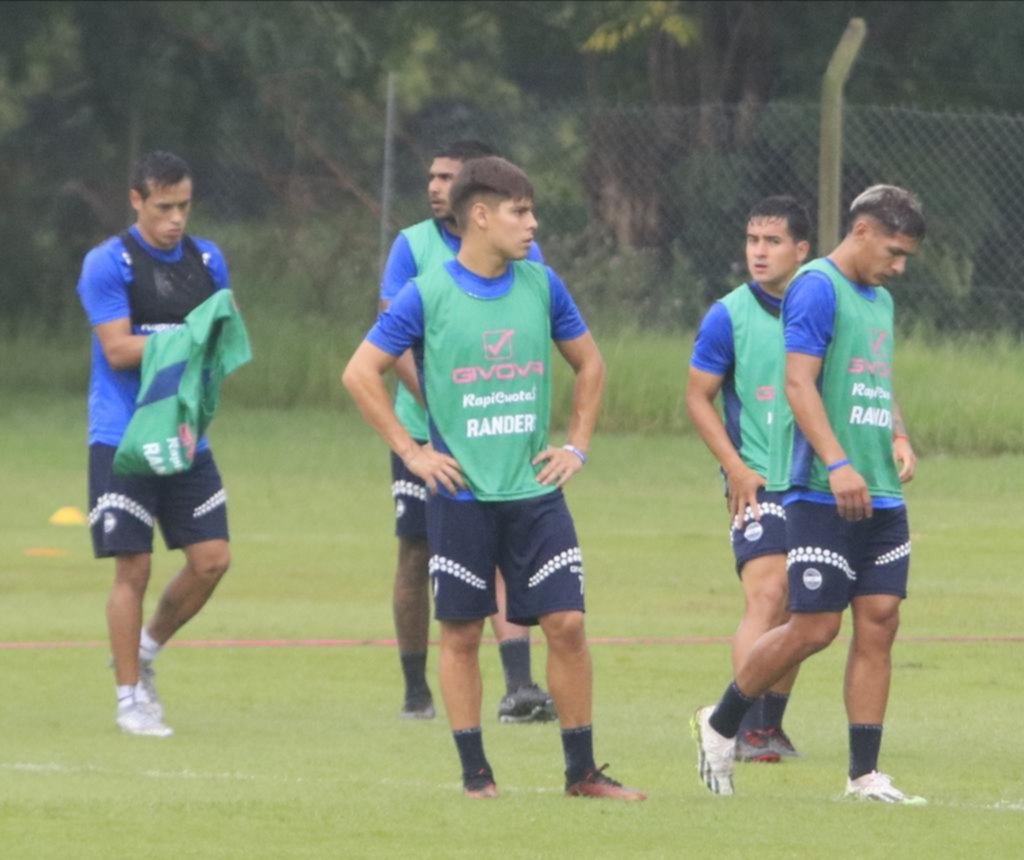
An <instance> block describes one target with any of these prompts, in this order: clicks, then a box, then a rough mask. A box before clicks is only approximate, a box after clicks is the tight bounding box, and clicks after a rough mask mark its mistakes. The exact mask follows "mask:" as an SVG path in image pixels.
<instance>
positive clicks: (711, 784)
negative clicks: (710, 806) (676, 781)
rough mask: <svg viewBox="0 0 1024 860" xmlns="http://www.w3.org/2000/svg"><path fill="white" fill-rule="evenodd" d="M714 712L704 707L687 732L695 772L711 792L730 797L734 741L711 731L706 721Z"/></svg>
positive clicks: (709, 707) (698, 712)
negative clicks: (694, 747)
mask: <svg viewBox="0 0 1024 860" xmlns="http://www.w3.org/2000/svg"><path fill="white" fill-rule="evenodd" d="M714 711H715V706H714V705H708V706H707V707H706V708H700V709H699V710H698V711H697V712H696V713H695V714H694V715H693V719H691V720H690V731H691V732H692V733H693V739H694V740H695V741H696V742H697V772H698V773H700V778H701V779H702V780H703V781H704V785H706V786H707V787H708V790H710V791H711V792H712V793H714V794H724V795H731V794H732V793H733V788H732V768H733V758H734V755H735V752H736V738H727V737H723V736H722V735H720V734H719V733H718V732H716V731H715V730H714V729H713V728H711V724H710V723H709V722H708V720H709V718H710V717H711V715H712V714H713V713H714Z"/></svg>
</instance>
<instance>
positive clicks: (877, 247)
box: [854, 218, 919, 284]
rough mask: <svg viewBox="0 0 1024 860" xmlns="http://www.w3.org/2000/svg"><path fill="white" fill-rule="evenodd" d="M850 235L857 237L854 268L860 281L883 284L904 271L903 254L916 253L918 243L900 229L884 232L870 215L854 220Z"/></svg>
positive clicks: (905, 266)
mask: <svg viewBox="0 0 1024 860" xmlns="http://www.w3.org/2000/svg"><path fill="white" fill-rule="evenodd" d="M858 231H860V233H859V235H858ZM854 235H856V236H858V238H859V240H860V242H859V246H858V254H857V269H858V274H859V276H860V281H861V283H863V284H885V283H888V282H889V281H891V280H892V279H893V278H898V277H899V276H900V275H902V274H903V273H904V272H905V271H906V269H907V258H908V257H912V256H913V255H914V254H916V253H917V246H918V244H919V243H918V240H917V239H912V238H911V237H910V236H905V235H904V234H903V233H887V232H886V231H885V229H884V228H883V227H882V226H881V224H879V223H878V222H877V221H875V220H874V219H871V218H864V219H862V220H861V221H858V222H857V224H855V225H854Z"/></svg>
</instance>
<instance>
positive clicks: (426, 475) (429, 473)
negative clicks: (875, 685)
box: [403, 444, 466, 495]
mask: <svg viewBox="0 0 1024 860" xmlns="http://www.w3.org/2000/svg"><path fill="white" fill-rule="evenodd" d="M403 462H404V463H405V466H406V468H407V469H408V470H409V471H410V472H412V473H413V474H414V475H416V476H417V477H419V478H422V479H423V482H424V483H425V484H426V485H427V489H428V490H430V492H431V493H435V494H436V493H437V487H438V484H441V485H442V486H444V488H445V489H446V490H447V491H448V492H449V493H451V494H452V495H454V494H455V493H457V492H458V491H459V490H464V489H465V488H466V481H465V479H463V477H462V469H461V468H460V466H459V463H458V461H457V460H456V459H455V458H454V457H451V456H449V455H448V454H441V453H440V452H438V451H435V450H434V447H433V446H432V445H429V444H428V445H420V446H419V447H418V448H417V449H416V450H415V451H413V453H412V454H410V455H409V456H407V457H405V458H404V460H403Z"/></svg>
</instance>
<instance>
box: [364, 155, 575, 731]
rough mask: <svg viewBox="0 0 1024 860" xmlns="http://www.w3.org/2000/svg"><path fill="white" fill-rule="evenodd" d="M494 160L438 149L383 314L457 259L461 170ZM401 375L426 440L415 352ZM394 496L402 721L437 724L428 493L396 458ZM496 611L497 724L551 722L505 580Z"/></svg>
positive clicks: (400, 245)
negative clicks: (411, 287)
mask: <svg viewBox="0 0 1024 860" xmlns="http://www.w3.org/2000/svg"><path fill="white" fill-rule="evenodd" d="M489 155H494V152H493V150H491V148H490V147H489V146H487V145H486V144H484V143H481V142H479V141H475V140H461V141H456V142H455V143H452V144H449V145H448V146H445V147H442V148H441V149H439V150H438V151H437V152H436V153H435V155H434V158H433V161H432V162H431V165H430V179H429V182H428V184H427V197H428V199H429V201H430V208H431V211H432V217H431V218H428V219H427V220H426V221H421V222H420V223H418V224H414V225H413V226H412V227H407V228H406V229H405V230H402V232H401V233H399V234H398V236H397V237H396V238H395V241H394V244H393V245H392V246H391V252H390V253H389V255H388V260H387V264H386V265H385V267H384V275H383V278H382V279H381V285H380V310H381V311H385V310H387V307H388V305H389V304H390V303H391V301H392V300H393V299H394V297H395V296H396V295H397V294H398V291H399V290H400V289H401V288H402V287H404V286H405V284H406V283H407V282H408V281H409V280H411V279H412V278H414V277H416V276H417V275H420V274H425V273H426V272H427V271H428V270H430V269H432V268H434V267H436V266H439V265H441V264H442V263H444V262H447V261H448V260H451V259H452V258H454V257H455V255H456V254H457V253H458V252H459V248H460V246H461V244H462V239H461V231H460V230H459V225H458V224H456V222H455V218H454V216H453V215H452V210H451V204H450V203H449V199H448V192H449V190H450V188H451V185H452V182H454V180H455V177H457V176H458V175H459V171H460V170H461V169H462V165H463V164H465V163H466V162H467V161H470V160H472V159H474V158H483V157H484V156H489ZM527 259H528V260H534V261H536V262H538V263H542V262H543V258H542V257H541V253H540V249H539V248H538V247H537V244H536V243H533V244H531V245H530V250H529V253H528V254H527ZM395 369H396V372H397V373H398V376H399V380H400V381H399V384H398V391H397V394H396V397H395V412H396V413H397V415H398V417H399V420H400V421H401V422H402V425H403V426H404V427H405V429H406V430H408V431H409V433H410V435H411V436H412V437H413V438H414V439H416V440H417V441H418V442H420V443H421V444H422V443H425V442H426V441H427V437H428V435H429V434H428V432H427V413H426V410H425V409H424V408H423V405H422V402H421V400H422V398H421V395H420V391H419V382H418V381H417V379H416V369H415V366H414V364H413V360H412V354H411V353H406V354H405V355H403V356H402V357H401V358H400V359H399V360H398V363H397V364H396V367H395ZM391 480H392V484H391V494H392V496H393V497H394V500H395V534H396V536H397V537H398V567H397V570H396V571H395V584H394V590H393V594H392V605H393V609H394V617H395V632H396V633H397V636H398V652H399V657H400V659H401V661H402V673H403V675H404V677H405V701H404V703H403V705H402V710H401V711H400V716H401V717H403V718H406V719H432V718H433V717H434V701H433V696H432V695H431V692H430V687H429V685H428V684H427V678H426V666H427V639H428V634H429V629H430V596H429V594H428V590H427V585H428V581H429V574H428V571H427V558H428V556H427V526H426V504H427V491H426V486H425V485H424V483H423V481H422V480H421V479H420V478H419V477H417V475H416V474H415V473H413V472H411V471H410V470H409V469H407V468H406V467H405V465H404V464H403V463H402V461H401V459H399V458H398V457H397V456H396V455H395V454H393V453H392V455H391ZM497 587H498V611H497V612H496V613H495V614H494V615H493V616H492V617H491V626H492V628H493V629H494V635H495V637H496V638H497V640H498V643H499V644H498V651H499V653H500V654H501V664H502V669H503V670H504V675H505V695H504V697H503V698H502V699H501V702H500V703H499V704H498V718H499V720H501V722H504V723H525V722H547V721H549V720H553V719H555V718H556V715H555V709H554V704H553V702H552V701H551V696H549V695H548V694H547V692H546V691H545V690H542V689H541V688H540V687H539V686H538V685H537V684H535V683H534V680H533V673H532V671H531V668H530V631H529V629H528V628H526V627H522V626H520V625H518V624H512V623H510V622H509V621H508V620H506V618H505V606H504V582H503V581H502V579H501V578H500V575H499V578H498V580H497Z"/></svg>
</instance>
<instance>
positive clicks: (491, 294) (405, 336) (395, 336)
mask: <svg viewBox="0 0 1024 860" xmlns="http://www.w3.org/2000/svg"><path fill="white" fill-rule="evenodd" d="M444 267H445V269H446V270H447V271H448V274H450V275H451V276H452V278H453V279H454V280H455V283H456V284H457V285H458V287H459V289H461V290H463V291H464V292H466V293H468V294H469V295H471V296H475V297H477V298H482V299H497V298H501V297H502V296H503V295H505V294H506V293H508V291H509V290H510V289H511V288H512V281H513V278H514V274H513V271H512V268H511V267H509V268H508V269H507V270H506V271H505V273H504V274H502V275H499V276H498V277H497V278H484V277H481V276H480V275H476V274H474V273H473V272H471V271H470V270H469V269H467V268H466V267H465V266H463V265H462V264H461V263H460V262H459V261H458V260H449V261H448V262H447V263H445V264H444ZM544 268H545V269H546V270H547V273H548V284H549V286H550V289H551V338H552V340H575V339H576V338H578V337H582V336H583V335H585V334H586V333H587V324H586V323H585V322H584V321H583V317H582V316H581V315H580V312H579V309H578V308H577V307H576V303H575V302H574V301H573V298H572V296H571V295H570V294H569V290H568V289H567V288H566V286H565V284H564V283H563V282H562V279H561V278H559V277H558V275H556V274H555V272H554V271H553V270H552V269H551V267H550V266H545V267H544ZM423 337H424V318H423V300H422V298H421V296H420V291H419V290H418V289H417V287H416V284H415V283H414V282H412V281H410V282H409V283H407V284H406V285H405V286H404V287H402V289H401V290H400V291H399V293H398V295H397V296H395V298H394V301H392V302H391V304H390V305H389V306H388V309H387V310H386V311H384V312H383V313H382V314H381V315H380V317H378V319H377V322H376V323H375V324H374V326H373V328H371V329H370V331H369V333H368V334H367V335H366V340H368V341H369V342H370V343H372V344H373V345H374V346H375V347H377V348H378V349H382V350H384V352H386V353H388V354H389V355H394V356H399V355H402V354H403V353H404V352H405V351H406V350H407V349H412V350H413V355H414V356H415V359H416V372H417V374H418V375H419V378H420V387H421V389H422V388H423V387H424V385H423ZM431 436H432V441H433V444H434V447H435V448H436V449H437V450H439V451H441V452H442V453H445V454H447V453H449V452H448V450H447V449H446V447H445V445H444V443H443V441H442V440H441V438H440V436H439V435H438V434H437V433H436V432H433V433H431ZM438 493H439V494H441V495H443V496H448V497H449V498H452V496H451V494H450V493H448V492H447V491H446V490H445V489H444V487H439V488H438ZM454 498H456V499H458V500H460V501H469V500H472V499H473V494H472V493H471V492H469V490H461V491H459V493H458V494H457V495H456V496H454Z"/></svg>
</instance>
